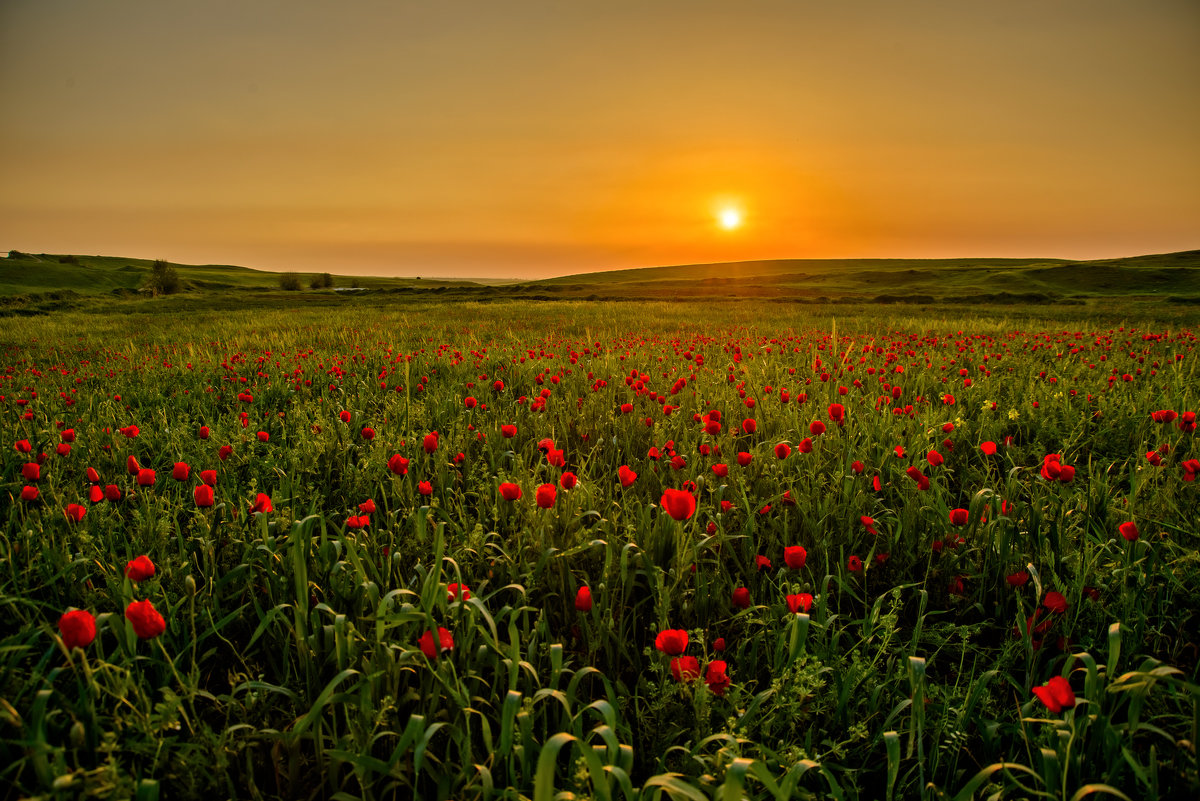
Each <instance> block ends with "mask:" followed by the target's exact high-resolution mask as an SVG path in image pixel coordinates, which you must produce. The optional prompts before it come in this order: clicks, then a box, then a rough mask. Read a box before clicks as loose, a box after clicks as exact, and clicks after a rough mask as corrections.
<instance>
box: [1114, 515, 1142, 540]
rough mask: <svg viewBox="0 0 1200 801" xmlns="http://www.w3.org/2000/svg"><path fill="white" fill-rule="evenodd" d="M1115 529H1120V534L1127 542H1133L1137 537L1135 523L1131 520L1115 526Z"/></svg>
mask: <svg viewBox="0 0 1200 801" xmlns="http://www.w3.org/2000/svg"><path fill="white" fill-rule="evenodd" d="M1117 530H1118V531H1120V532H1121V536H1122V537H1124V538H1125V539H1126V540H1128V541H1129V542H1133V541H1134V540H1136V539H1137V538H1138V527H1137V523H1134V522H1133V521H1132V520H1130V521H1129V522H1126V523H1122V524H1121V525H1119V526H1117Z"/></svg>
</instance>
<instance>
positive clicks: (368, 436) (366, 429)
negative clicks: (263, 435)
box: [263, 426, 375, 442]
mask: <svg viewBox="0 0 1200 801" xmlns="http://www.w3.org/2000/svg"><path fill="white" fill-rule="evenodd" d="M359 435H360V436H361V437H362V438H363V439H365V440H367V441H368V442H370V441H371V440H373V439H375V429H373V428H371V427H370V426H363V430H362V431H360V432H359ZM263 442H266V440H265V439H264V440H263Z"/></svg>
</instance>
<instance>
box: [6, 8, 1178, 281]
mask: <svg viewBox="0 0 1200 801" xmlns="http://www.w3.org/2000/svg"><path fill="white" fill-rule="evenodd" d="M1198 43H1200V4H1198V3H1196V2H1194V1H1193V0H1155V2H1148V3H1130V2H1122V1H1121V0H1058V1H1056V2H1053V3H1046V2H1044V1H1034V0H1009V1H1008V2H1003V3H992V2H958V3H946V2H937V1H935V0H914V1H913V2H906V3H896V2H892V1H890V0H872V1H870V2H867V1H864V2H853V3H827V2H808V1H807V0H790V1H786V2H785V1H782V0H767V1H764V2H754V3H731V2H707V1H705V0H691V1H689V2H683V1H682V0H662V1H661V2H654V3H643V2H606V3H603V4H585V3H563V2H512V3H493V2H455V3H427V2H409V1H407V0H405V1H403V2H399V1H393V2H352V3H330V2H318V1H316V0H288V1H287V2H281V1H279V0H269V1H268V0H259V1H257V2H249V3H248V2H244V0H237V1H234V2H231V1H230V0H208V2H205V3H162V2H154V1H153V0H128V1H127V2H120V3H97V2H86V1H84V0H72V1H70V2H68V1H66V0H6V2H5V3H4V4H3V5H0V247H3V248H6V249H7V248H15V249H20V250H25V251H32V252H49V253H87V254H111V255H122V256H131V257H144V258H157V257H162V258H167V259H170V260H172V261H177V262H188V263H221V264H240V265H244V266H248V267H257V268H262V269H273V270H303V271H329V272H334V273H345V274H351V273H354V274H361V275H367V274H382V275H422V276H481V277H489V276H490V277H508V276H511V277H529V278H535V277H545V276H550V275H563V274H569V273H577V272H586V271H593V270H602V269H619V268H630V267H643V266H656V265H667V264H684V263H693V262H715V261H726V260H745V259H761V258H843V257H844V258H851V257H896V258H922V257H964V256H994V257H1000V256H1047V257H1059V258H1078V259H1086V258H1105V257H1115V256H1123V255H1137V254H1144V253H1162V252H1168V251H1176V250H1186V249H1192V248H1197V247H1200V225H1198V223H1197V221H1200V145H1198V144H1197V143H1198V141H1200V139H1198V138H1197V132H1200V102H1197V99H1198V98H1200V47H1197V44H1198ZM730 223H732V224H730Z"/></svg>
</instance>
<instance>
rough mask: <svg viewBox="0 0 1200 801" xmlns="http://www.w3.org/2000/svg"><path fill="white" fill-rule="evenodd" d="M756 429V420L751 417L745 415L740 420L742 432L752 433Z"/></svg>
mask: <svg viewBox="0 0 1200 801" xmlns="http://www.w3.org/2000/svg"><path fill="white" fill-rule="evenodd" d="M757 430H758V422H757V421H755V420H754V419H753V418H751V417H747V418H746V419H745V420H743V421H742V433H744V434H753V433H754V432H755V431H757Z"/></svg>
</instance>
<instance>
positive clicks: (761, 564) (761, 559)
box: [754, 554, 771, 570]
mask: <svg viewBox="0 0 1200 801" xmlns="http://www.w3.org/2000/svg"><path fill="white" fill-rule="evenodd" d="M754 566H755V567H756V568H758V569H759V570H770V569H771V560H770V559H768V558H767V557H765V556H763V555H762V554H758V555H757V556H755V557H754Z"/></svg>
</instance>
